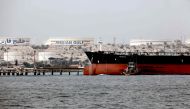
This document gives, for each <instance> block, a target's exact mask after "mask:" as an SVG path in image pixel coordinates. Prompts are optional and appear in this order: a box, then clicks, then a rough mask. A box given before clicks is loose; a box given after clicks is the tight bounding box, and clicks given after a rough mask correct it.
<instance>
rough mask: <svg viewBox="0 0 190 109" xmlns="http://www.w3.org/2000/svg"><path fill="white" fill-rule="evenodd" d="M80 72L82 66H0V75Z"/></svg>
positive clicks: (69, 73)
mask: <svg viewBox="0 0 190 109" xmlns="http://www.w3.org/2000/svg"><path fill="white" fill-rule="evenodd" d="M80 72H83V68H70V67H67V68H59V67H46V68H22V67H13V68H0V76H21V75H36V76H37V75H54V74H55V73H56V74H57V73H58V74H60V75H62V74H63V73H67V74H68V75H71V73H75V74H77V75H79V73H80Z"/></svg>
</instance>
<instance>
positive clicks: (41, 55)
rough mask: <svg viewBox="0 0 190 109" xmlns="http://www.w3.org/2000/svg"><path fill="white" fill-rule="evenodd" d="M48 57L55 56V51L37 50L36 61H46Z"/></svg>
mask: <svg viewBox="0 0 190 109" xmlns="http://www.w3.org/2000/svg"><path fill="white" fill-rule="evenodd" d="M50 57H54V58H57V57H58V56H57V54H56V53H55V52H38V61H48V60H49V58H50Z"/></svg>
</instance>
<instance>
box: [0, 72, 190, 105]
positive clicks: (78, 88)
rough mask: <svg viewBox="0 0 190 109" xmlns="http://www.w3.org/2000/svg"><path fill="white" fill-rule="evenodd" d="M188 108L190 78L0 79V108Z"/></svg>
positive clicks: (171, 76) (76, 77)
mask: <svg viewBox="0 0 190 109" xmlns="http://www.w3.org/2000/svg"><path fill="white" fill-rule="evenodd" d="M30 108H31V109H32V108H35V109H128V108H129V109H190V76H188V75H184V76H181V75H170V76H169V75H162V76H161V75H155V76H151V75H140V76H105V75H104V76H82V75H79V76H77V75H70V76H68V75H61V76H60V75H54V76H17V77H11V76H10V77H0V109H30Z"/></svg>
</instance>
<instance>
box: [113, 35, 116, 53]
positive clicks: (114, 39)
mask: <svg viewBox="0 0 190 109" xmlns="http://www.w3.org/2000/svg"><path fill="white" fill-rule="evenodd" d="M115 45H116V37H113V46H114V51H116V48H115Z"/></svg>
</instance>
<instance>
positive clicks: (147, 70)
mask: <svg viewBox="0 0 190 109" xmlns="http://www.w3.org/2000/svg"><path fill="white" fill-rule="evenodd" d="M127 67H128V66H127V64H91V65H89V66H86V67H85V68H84V72H83V73H84V75H99V74H106V75H124V73H123V72H124V71H126V69H127ZM136 69H137V72H136V73H133V74H132V75H190V64H137V67H136Z"/></svg>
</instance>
